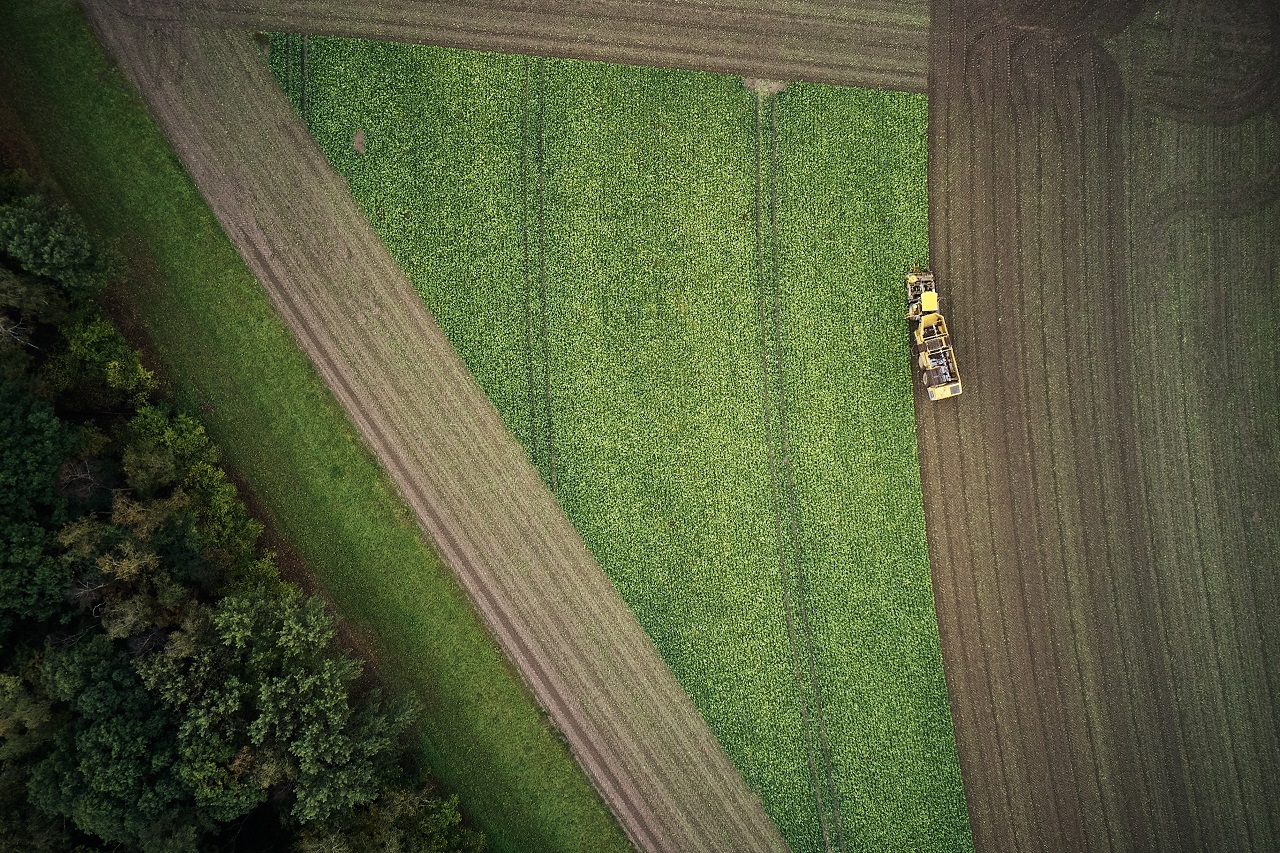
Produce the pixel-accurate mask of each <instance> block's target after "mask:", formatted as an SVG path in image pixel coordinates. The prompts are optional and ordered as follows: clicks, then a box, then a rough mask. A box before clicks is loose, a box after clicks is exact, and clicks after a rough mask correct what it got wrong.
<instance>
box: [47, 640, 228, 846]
mask: <svg viewBox="0 0 1280 853" xmlns="http://www.w3.org/2000/svg"><path fill="white" fill-rule="evenodd" d="M41 674H42V682H43V687H44V689H45V691H46V692H47V693H48V695H49V696H50V698H52V699H54V700H56V701H58V702H60V703H62V704H63V707H64V708H65V709H66V711H67V712H68V713H69V714H70V715H71V721H70V722H69V723H68V724H67V725H66V726H65V727H64V728H63V729H62V731H61V732H60V733H59V735H58V736H57V738H56V739H55V740H54V742H53V747H52V749H51V750H50V751H49V754H48V755H47V756H45V757H44V758H43V759H41V760H40V761H38V762H37V763H36V764H35V765H34V766H33V768H32V770H31V776H30V779H29V780H28V782H27V793H28V796H29V798H30V801H31V803H32V805H34V806H35V807H36V808H37V809H39V810H40V811H42V812H44V813H45V814H47V815H49V816H52V817H62V818H66V819H68V820H70V821H71V822H72V823H73V824H74V825H75V826H76V827H77V828H78V829H80V830H81V831H82V832H85V833H87V834H89V835H94V836H97V837H98V838H101V839H102V840H103V841H106V842H109V843H112V844H119V845H123V846H125V847H126V848H136V849H137V850H141V851H143V853H184V852H185V851H194V850H196V849H198V843H199V840H200V838H201V836H202V835H203V834H204V833H205V832H207V831H208V830H209V829H210V828H211V826H212V824H211V822H210V821H209V820H208V819H207V818H205V817H204V816H203V815H202V814H200V813H199V811H198V810H197V809H196V808H195V807H194V804H193V802H192V794H191V790H190V789H189V788H188V787H187V786H186V785H185V784H184V783H183V782H182V780H181V779H180V778H179V776H178V774H177V773H176V772H175V764H176V758H177V750H178V744H177V738H176V736H175V728H176V726H175V724H174V720H173V718H172V717H171V716H170V714H169V713H168V712H167V710H166V708H165V707H164V706H163V705H162V704H160V703H157V702H156V701H155V700H154V698H153V697H152V695H151V694H150V693H149V692H148V691H147V689H146V688H145V687H144V686H143V684H142V682H141V681H140V680H139V678H138V675H137V673H136V672H135V671H134V668H133V665H132V662H131V661H130V659H129V656H128V655H127V654H125V653H124V652H122V651H121V650H119V649H117V648H116V647H115V646H114V645H113V644H112V643H111V642H110V641H109V640H107V638H106V637H104V636H102V635H101V634H89V635H88V636H86V637H84V638H82V639H81V640H80V641H79V642H75V643H71V644H68V645H53V646H50V647H49V648H48V649H47V651H46V653H45V659H44V663H43V665H42V667H41Z"/></svg>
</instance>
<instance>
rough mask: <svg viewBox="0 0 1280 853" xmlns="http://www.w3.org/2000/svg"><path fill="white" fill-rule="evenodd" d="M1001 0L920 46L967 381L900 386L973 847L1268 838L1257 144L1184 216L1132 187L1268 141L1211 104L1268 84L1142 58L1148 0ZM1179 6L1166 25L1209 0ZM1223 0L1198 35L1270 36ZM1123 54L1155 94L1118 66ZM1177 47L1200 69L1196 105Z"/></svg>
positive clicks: (1255, 127) (1198, 26) (941, 25)
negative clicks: (944, 393) (952, 386)
mask: <svg viewBox="0 0 1280 853" xmlns="http://www.w3.org/2000/svg"><path fill="white" fill-rule="evenodd" d="M1017 5H1018V4H1006V5H1005V6H1004V8H1003V9H1001V8H999V7H998V6H994V5H992V4H989V3H985V2H982V0H936V2H934V4H933V27H934V29H933V44H932V47H931V51H930V55H931V58H932V59H933V62H934V73H933V76H932V79H931V83H930V91H929V133H930V140H929V141H930V157H929V167H930V176H929V177H930V186H929V195H930V206H931V207H930V221H929V230H930V254H931V260H932V263H933V266H934V267H935V269H938V270H939V271H941V273H942V285H943V294H944V299H945V300H946V302H947V305H948V306H949V307H948V308H947V316H948V318H949V319H950V320H951V321H952V328H953V330H954V332H955V338H956V348H957V354H958V356H959V359H960V364H961V369H962V372H963V374H964V377H965V392H964V394H963V396H961V397H959V398H957V399H956V400H954V401H949V402H948V403H945V404H932V403H930V402H928V400H927V398H925V396H924V394H923V393H922V391H920V390H919V389H918V390H917V395H916V411H917V425H918V440H919V446H920V460H921V473H922V480H923V486H924V502H925V511H926V518H927V520H928V526H927V534H928V541H929V552H930V559H931V569H932V572H933V589H934V595H935V599H936V602H937V613H938V622H939V628H940V631H941V637H942V648H943V653H944V660H945V667H944V672H945V674H946V678H947V684H948V692H949V694H950V696H951V700H952V709H953V715H954V720H955V727H956V735H957V746H958V748H959V753H960V760H961V769H962V773H963V776H964V779H965V794H966V799H967V802H968V807H969V815H970V822H971V825H972V828H973V833H974V842H975V846H976V847H977V849H979V850H1000V851H1005V850H1008V851H1015V850H1016V851H1023V852H1024V853H1025V851H1046V853H1048V852H1049V851H1076V850H1114V851H1147V850H1214V851H1218V850H1221V851H1235V850H1270V849H1276V847H1277V846H1278V845H1280V835H1278V834H1277V833H1280V810H1278V809H1277V807H1276V803H1277V802H1280V787H1278V785H1277V781H1276V780H1277V779H1280V774H1278V772H1277V771H1278V770H1280V714H1278V713H1277V698H1276V693H1275V688H1274V686H1273V683H1272V679H1273V677H1274V676H1273V675H1272V673H1273V672H1274V661H1275V660H1276V659H1277V655H1278V653H1280V648H1278V647H1277V637H1276V633H1275V631H1274V629H1273V628H1271V627H1270V626H1272V625H1274V619H1273V613H1274V610H1275V608H1276V606H1277V599H1278V596H1277V585H1276V582H1275V572H1274V565H1275V564H1274V554H1275V547H1274V542H1275V534H1274V532H1273V531H1274V530H1275V529H1276V524H1277V520H1278V519H1280V512H1278V511H1277V509H1276V507H1277V502H1276V500H1275V497H1276V486H1275V483H1276V482H1277V478H1276V475H1275V474H1274V473H1272V472H1274V470H1275V468H1274V462H1273V461H1271V460H1269V459H1268V454H1267V452H1266V451H1265V450H1263V449H1262V448H1263V447H1264V446H1266V444H1267V443H1268V442H1272V441H1274V432H1273V433H1272V435H1271V436H1270V437H1268V438H1263V435H1265V434H1266V433H1265V426H1266V417H1267V414H1266V413H1265V412H1262V411H1260V410H1261V409H1262V408H1263V406H1265V405H1266V403H1267V401H1271V402H1272V404H1273V405H1274V400H1275V391H1274V387H1275V385H1274V383H1275V379H1274V377H1275V361H1274V348H1273V345H1272V344H1270V343H1266V344H1264V343H1262V341H1264V340H1265V341H1270V338H1263V337H1262V336H1256V338H1255V339H1254V340H1252V341H1251V340H1250V335H1251V333H1252V334H1254V335H1256V331H1253V329H1256V328H1257V327H1253V329H1251V327H1250V325H1249V323H1248V322H1247V320H1246V318H1245V316H1244V312H1240V313H1238V314H1235V316H1233V313H1234V310H1235V307H1236V306H1250V305H1252V306H1255V307H1257V309H1258V310H1259V311H1260V312H1267V311H1270V312H1271V314H1270V316H1271V317H1273V318H1274V317H1275V309H1274V306H1273V304H1272V303H1273V300H1271V299H1270V298H1259V297H1256V296H1254V297H1250V296H1249V294H1260V293H1262V292H1264V291H1265V292H1271V293H1274V277H1275V270H1276V268H1277V267H1276V266H1275V260H1274V258H1275V257H1276V255H1275V251H1274V240H1273V239H1270V237H1269V236H1266V235H1267V234H1268V232H1266V231H1265V229H1266V228H1267V227H1268V225H1270V227H1271V228H1272V230H1271V231H1270V232H1269V234H1270V235H1274V233H1275V231H1274V222H1275V217H1274V215H1273V216H1272V218H1271V219H1270V221H1268V220H1267V219H1266V218H1265V217H1263V216H1261V215H1258V216H1254V217H1252V218H1251V219H1249V220H1247V221H1246V222H1242V223H1240V224H1238V225H1237V224H1236V223H1233V222H1231V221H1230V217H1231V216H1232V215H1233V214H1239V213H1243V212H1245V211H1247V210H1250V209H1252V210H1254V211H1257V210H1258V208H1259V207H1260V206H1261V200H1260V198H1259V196H1258V194H1259V193H1265V192H1266V189H1265V186H1266V174H1265V170H1259V172H1258V173H1256V174H1255V179H1256V180H1255V183H1246V184H1245V185H1244V187H1243V189H1244V190H1245V193H1246V195H1249V196H1251V197H1253V203H1252V204H1249V203H1248V202H1249V199H1245V198H1242V199H1240V205H1239V207H1237V208H1235V209H1228V208H1226V207H1223V208H1221V209H1218V210H1212V209H1210V210H1205V211H1197V212H1196V214H1195V215H1200V214H1201V213H1209V214H1210V215H1209V216H1208V217H1206V219H1207V220H1208V221H1207V222H1201V223H1197V224H1198V225H1199V226H1200V228H1201V229H1202V230H1200V231H1197V232H1191V233H1188V232H1184V235H1186V236H1184V237H1183V239H1182V240H1180V241H1171V240H1169V239H1168V229H1167V226H1168V225H1169V222H1168V216H1169V214H1170V209H1169V208H1168V207H1167V206H1165V205H1162V204H1161V199H1160V198H1159V197H1155V198H1152V197H1150V196H1151V194H1152V193H1153V192H1154V189H1153V188H1152V186H1151V184H1152V182H1153V179H1154V178H1158V177H1160V174H1161V170H1166V169H1167V170H1169V171H1170V172H1172V173H1174V174H1175V175H1177V174H1178V173H1179V172H1180V171H1183V170H1184V169H1185V165H1184V164H1185V163H1187V162H1188V161H1189V158H1194V157H1196V156H1197V154H1199V156H1201V157H1202V158H1203V159H1204V162H1205V163H1207V164H1208V165H1209V166H1213V165H1215V164H1221V163H1223V162H1230V160H1231V158H1237V159H1239V158H1243V159H1246V160H1247V159H1251V158H1253V159H1256V160H1258V161H1261V162H1263V163H1274V162H1275V158H1276V152H1277V147H1278V146H1277V144H1276V140H1277V134H1276V133H1275V131H1274V130H1273V131H1272V132H1271V136H1270V137H1269V138H1268V136H1267V131H1266V125H1265V122H1254V123H1253V124H1248V123H1244V124H1240V125H1238V126H1231V125H1232V122H1236V121H1239V120H1240V115H1239V114H1238V113H1240V112H1241V111H1243V110H1244V108H1246V107H1250V108H1252V109H1253V110H1254V112H1255V113H1261V112H1263V111H1265V110H1266V109H1267V108H1268V104H1267V102H1266V100H1265V96H1266V95H1267V93H1268V91H1269V90H1268V89H1266V88H1265V87H1263V88H1259V89H1257V90H1256V93H1257V94H1258V95H1259V96H1260V99H1261V100H1260V102H1259V103H1257V104H1248V103H1243V102H1241V103H1237V102H1233V101H1232V99H1231V98H1230V97H1229V95H1232V94H1236V92H1235V91H1234V90H1231V89H1230V87H1229V86H1226V85H1225V82H1226V81H1227V80H1228V79H1229V74H1228V72H1236V71H1237V69H1236V68H1235V67H1234V66H1233V65H1231V64H1224V65H1220V66H1218V67H1215V68H1209V69H1204V68H1201V69H1197V68H1196V67H1195V66H1194V65H1193V64H1192V63H1194V62H1199V61H1203V59H1204V56H1206V55H1208V54H1207V52H1205V51H1201V52H1200V53H1196V52H1195V51H1191V50H1189V49H1188V50H1184V49H1181V48H1179V49H1177V50H1174V49H1171V50H1170V55H1169V56H1168V57H1165V59H1166V61H1167V62H1168V63H1169V64H1168V65H1166V66H1165V67H1160V64H1159V63H1160V59H1161V53H1160V48H1161V44H1160V43H1158V42H1153V43H1148V44H1145V45H1143V44H1135V43H1134V42H1133V40H1132V38H1133V36H1132V34H1131V33H1129V29H1130V27H1131V26H1132V22H1133V21H1134V20H1135V19H1136V18H1137V17H1138V16H1139V14H1143V13H1142V6H1143V5H1144V4H1143V3H1140V2H1131V3H1110V4H1108V3H1073V2H1056V3H1055V2H1049V3H1037V4H1022V6H1021V8H1014V7H1015V6H1017ZM1173 6H1174V11H1173V14H1169V9H1168V8H1166V9H1165V10H1164V12H1163V13H1162V14H1161V15H1159V16H1156V15H1154V14H1152V17H1151V21H1150V25H1154V26H1158V27H1170V28H1171V27H1174V26H1178V25H1179V23H1178V21H1179V19H1181V22H1180V26H1182V27H1185V28H1186V29H1185V30H1184V31H1183V32H1181V33H1170V34H1169V35H1168V36H1167V37H1168V38H1169V39H1170V41H1169V42H1166V43H1165V46H1168V45H1170V44H1173V45H1175V46H1176V45H1177V43H1178V41H1179V39H1181V42H1182V43H1183V44H1182V47H1185V46H1186V44H1189V43H1191V39H1190V38H1189V34H1190V33H1203V32H1206V30H1205V28H1204V26H1202V25H1204V24H1205V23H1206V21H1207V19H1205V18H1203V16H1210V15H1211V14H1212V15H1215V16H1216V15H1218V14H1219V10H1220V9H1221V8H1222V7H1221V4H1213V3H1204V4H1197V3H1183V4H1173ZM1263 7H1264V4H1258V6H1257V8H1258V9H1261V8H1263ZM1237 13H1238V10H1237ZM1230 14H1231V13H1230V12H1229V10H1228V11H1223V12H1221V15H1222V17H1215V19H1214V21H1213V23H1214V28H1210V29H1209V30H1207V32H1209V33H1210V38H1211V37H1212V36H1213V35H1214V34H1226V35H1227V36H1228V37H1227V38H1224V40H1223V42H1224V49H1225V48H1229V47H1231V46H1233V45H1234V46H1237V48H1238V47H1239V46H1240V45H1244V46H1246V47H1250V46H1251V47H1253V48H1255V49H1254V50H1253V55H1255V56H1256V55H1259V54H1265V51H1258V50H1257V49H1256V47H1257V45H1256V41H1257V40H1260V39H1261V38H1262V37H1260V36H1259V35H1258V34H1257V31H1256V30H1257V28H1256V27H1252V28H1251V27H1249V26H1248V25H1247V24H1240V23H1239V22H1235V23H1233V22H1231V21H1230V20H1225V19H1226V18H1229V16H1230ZM1171 19H1172V20H1171ZM1255 23H1256V22H1255ZM1227 24H1231V25H1232V26H1227ZM1232 27H1235V32H1234V33H1232ZM1277 29H1280V28H1274V27H1273V29H1272V32H1271V42H1272V50H1273V51H1274V43H1275V39H1276V38H1277V37H1278V33H1277ZM1122 32H1125V33H1129V35H1126V37H1125V38H1126V40H1127V41H1126V42H1121V43H1119V47H1118V51H1119V52H1118V53H1113V49H1114V48H1112V47H1111V46H1109V45H1108V40H1109V39H1113V38H1114V37H1115V36H1116V35H1117V34H1118V33H1122ZM1149 35H1150V34H1149ZM1197 37H1198V36H1197ZM1250 38H1252V39H1254V40H1255V41H1254V43H1252V44H1251V43H1250V41H1249V39H1250ZM1202 47H1203V45H1202ZM1126 51H1129V52H1128V53H1126ZM1117 56H1119V57H1120V59H1128V60H1129V62H1131V63H1132V64H1135V65H1137V66H1138V68H1137V69H1135V70H1134V71H1133V72H1132V73H1133V74H1134V75H1136V74H1139V73H1141V72H1142V71H1143V69H1144V68H1145V67H1146V65H1147V64H1148V63H1155V64H1156V69H1155V70H1156V72H1158V73H1155V74H1152V75H1151V76H1150V77H1149V78H1148V79H1147V81H1146V82H1147V83H1149V84H1152V85H1157V86H1159V87H1161V91H1160V92H1159V93H1158V94H1160V95H1163V96H1165V97H1164V98H1163V99H1156V101H1157V102H1156V103H1154V104H1153V103H1150V100H1151V99H1150V97H1149V96H1144V94H1143V92H1142V91H1140V90H1139V91H1136V92H1127V91H1126V85H1125V84H1126V82H1127V81H1126V80H1124V79H1122V74H1121V70H1122V64H1121V63H1120V62H1118V60H1117ZM1246 58H1248V57H1246ZM1264 59H1265V57H1264ZM1236 64H1237V65H1244V66H1245V67H1246V68H1247V63H1241V62H1237V63H1236ZM1224 69H1225V71H1224ZM1197 70H1199V71H1201V73H1205V72H1208V75H1209V77H1208V79H1211V80H1213V81H1214V82H1215V84H1223V91H1218V92H1214V93H1210V94H1211V95H1214V96H1215V97H1210V98H1209V103H1208V104H1207V107H1208V108H1209V111H1210V113H1211V115H1209V116H1208V117H1207V118H1206V119H1205V120H1204V121H1202V122H1201V124H1200V126H1199V127H1196V126H1195V120H1196V118H1197V117H1196V116H1194V115H1192V114H1191V112H1190V111H1191V110H1192V108H1193V105H1194V102H1195V98H1194V97H1193V96H1194V95H1196V94H1197V90H1196V86H1195V85H1193V84H1195V83H1197V82H1202V81H1197V80H1196V79H1195V78H1194V77H1192V78H1191V79H1190V80H1188V79H1187V77H1186V76H1184V75H1185V74H1186V73H1187V72H1195V71H1197ZM1262 79H1263V80H1264V81H1265V82H1268V83H1270V84H1273V83H1274V77H1273V76H1266V77H1263V78H1262ZM1180 86H1181V91H1180ZM1244 91H1245V92H1246V93H1247V92H1249V91H1252V90H1249V89H1244ZM1199 94H1202V95H1203V94H1205V93H1204V92H1200V93H1199ZM1144 102H1145V103H1144ZM1171 104H1172V105H1176V112H1177V114H1178V117H1179V119H1180V121H1181V122H1182V123H1181V124H1180V125H1178V126H1176V127H1170V126H1168V125H1164V126H1160V127H1161V129H1160V131H1156V130H1155V129H1154V128H1155V127H1156V125H1155V124H1153V123H1152V118H1151V116H1152V114H1153V112H1158V111H1160V110H1164V111H1166V112H1168V111H1170V110H1171V109H1172V107H1171ZM1222 106H1225V107H1227V108H1228V109H1227V110H1226V113H1227V114H1226V115H1221V114H1219V108H1220V107H1222ZM1270 109H1271V110H1273V111H1274V110H1275V104H1274V101H1273V102H1272V103H1271V104H1270ZM1273 116H1274V113H1273ZM1215 122H1219V123H1224V124H1226V125H1228V126H1229V127H1227V128H1217V127H1215V126H1214V124H1215ZM1179 136H1181V137H1184V138H1186V139H1190V140H1193V142H1192V144H1191V145H1187V144H1185V143H1183V142H1182V141H1180V140H1179V139H1178V138H1177V137H1179ZM1197 149H1200V151H1199V152H1198V150H1197ZM1268 158H1269V159H1268ZM1219 168H1221V167H1219ZM1255 184H1256V185H1255ZM1274 189H1275V188H1274V187H1273V188H1272V190H1271V192H1272V195H1271V197H1270V198H1271V204H1272V205H1273V207H1272V210H1273V211H1274V205H1275V204H1276V201H1275V196H1274ZM1168 200H1169V199H1165V201H1168ZM1213 214H1216V215H1213ZM1162 217H1165V218H1164V219H1163V220H1162ZM1152 219H1154V220H1155V221H1154V222H1153V221H1151V220H1152ZM1238 234H1240V235H1243V236H1237V235H1238ZM1202 235H1212V240H1213V241H1214V242H1213V243H1208V238H1206V237H1205V236H1202ZM1228 235H1230V236H1228ZM1196 241H1200V244H1199V246H1196V245H1195V243H1196ZM1206 245H1208V246H1209V248H1208V249H1207V251H1205V250H1204V248H1203V247H1204V246H1206ZM1233 245H1234V246H1236V247H1238V248H1237V251H1236V252H1234V253H1232V252H1230V251H1228V249H1227V247H1228V246H1233ZM1241 250H1243V255H1244V256H1243V257H1242V256H1241V255H1242V252H1241ZM1175 254H1176V255H1181V256H1182V257H1181V258H1179V260H1180V262H1181V263H1180V264H1175V263H1174V262H1173V261H1172V260H1170V259H1169V257H1166V256H1175ZM1229 270H1232V271H1235V274H1234V275H1233V274H1232V273H1231V272H1228V271H1229ZM1268 275H1269V276H1270V279H1271V280H1270V282H1268V281H1267V278H1268ZM1263 304H1266V306H1267V307H1266V308H1262V307H1261V306H1262V305H1263ZM1264 350H1265V353H1264ZM1268 358H1270V359H1271V361H1270V364H1268V362H1267V359H1268ZM1268 369H1270V370H1271V373H1270V374H1269V375H1268ZM1210 377H1216V378H1210ZM1268 379H1269V381H1270V382H1271V383H1272V388H1271V390H1270V391H1267V390H1266V389H1265V387H1264V386H1265V383H1266V382H1267V381H1268ZM1224 398H1225V399H1231V400H1233V401H1234V404H1235V405H1234V408H1233V409H1232V410H1226V411H1224V407H1223V404H1222V400H1223V399H1224ZM1251 407H1252V408H1251ZM1215 426H1216V429H1215V428H1213V427H1215ZM1273 458H1274V457H1272V459H1273ZM1243 472H1249V475H1250V476H1249V477H1247V478H1246V476H1245V475H1244V473H1243ZM1250 480H1252V482H1250ZM1260 553H1268V554H1270V555H1271V558H1270V560H1269V562H1268V561H1267V560H1259V559H1258V555H1259V554H1260ZM1268 663H1271V664H1272V665H1271V666H1268Z"/></svg>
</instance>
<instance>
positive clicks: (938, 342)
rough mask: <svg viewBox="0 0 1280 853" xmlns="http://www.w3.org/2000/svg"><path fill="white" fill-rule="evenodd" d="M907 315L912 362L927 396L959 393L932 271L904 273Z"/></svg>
mask: <svg viewBox="0 0 1280 853" xmlns="http://www.w3.org/2000/svg"><path fill="white" fill-rule="evenodd" d="M907 319H908V320H909V321H911V325H912V332H911V339H912V341H913V342H914V344H915V353H916V362H917V363H918V364H919V365H920V375H921V378H923V379H924V387H925V389H926V390H927V391H928V392H929V399H930V400H945V399H946V398H948V397H954V396H956V395H957V394H959V393H960V370H959V368H957V367H956V354H955V352H954V351H953V350H952V349H951V336H950V335H949V334H947V321H946V320H945V319H944V318H943V316H942V314H941V313H940V312H939V311H938V290H937V284H936V283H935V282H934V280H933V273H931V272H929V271H928V270H920V269H914V270H912V271H911V272H909V273H907Z"/></svg>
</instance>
